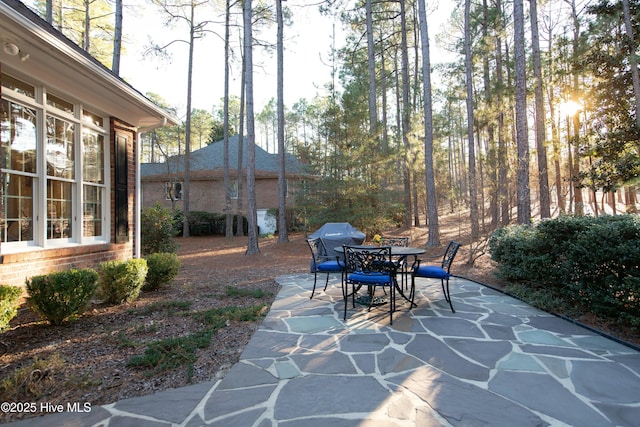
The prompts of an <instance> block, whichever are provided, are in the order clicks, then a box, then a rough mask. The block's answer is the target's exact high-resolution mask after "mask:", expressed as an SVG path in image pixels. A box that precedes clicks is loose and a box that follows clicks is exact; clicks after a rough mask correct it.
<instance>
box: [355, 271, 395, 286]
mask: <svg viewBox="0 0 640 427" xmlns="http://www.w3.org/2000/svg"><path fill="white" fill-rule="evenodd" d="M348 280H349V282H354V283H362V284H365V285H366V284H372V285H384V284H390V283H391V276H390V275H388V274H384V273H361V272H355V273H351V274H350V275H349V278H348Z"/></svg>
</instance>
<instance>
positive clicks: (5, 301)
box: [0, 285, 22, 332]
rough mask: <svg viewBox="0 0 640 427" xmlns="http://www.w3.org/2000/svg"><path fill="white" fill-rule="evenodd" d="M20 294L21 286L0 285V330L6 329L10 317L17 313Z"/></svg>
mask: <svg viewBox="0 0 640 427" xmlns="http://www.w3.org/2000/svg"><path fill="white" fill-rule="evenodd" d="M21 296H22V289H21V288H18V287H17V286H8V285H0V332H3V331H4V330H5V329H7V328H8V327H9V322H10V321H11V319H13V318H14V317H16V314H18V302H19V301H20V297H21Z"/></svg>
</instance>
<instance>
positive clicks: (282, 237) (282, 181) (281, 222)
mask: <svg viewBox="0 0 640 427" xmlns="http://www.w3.org/2000/svg"><path fill="white" fill-rule="evenodd" d="M276 9H277V21H278V40H277V51H278V53H277V55H278V160H279V168H278V243H286V242H288V241H289V234H288V232H287V182H286V179H287V177H286V156H287V153H286V150H285V145H284V48H283V41H284V28H283V27H284V23H283V19H282V0H276Z"/></svg>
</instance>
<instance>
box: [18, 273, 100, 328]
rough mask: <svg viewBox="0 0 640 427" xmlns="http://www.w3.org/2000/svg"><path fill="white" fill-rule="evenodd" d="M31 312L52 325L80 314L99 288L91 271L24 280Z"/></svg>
mask: <svg viewBox="0 0 640 427" xmlns="http://www.w3.org/2000/svg"><path fill="white" fill-rule="evenodd" d="M26 285H27V292H28V294H29V298H28V299H27V302H28V304H29V306H30V307H31V309H32V310H33V311H35V312H36V313H38V314H39V315H40V316H42V317H44V318H45V319H47V320H48V321H49V323H51V324H52V325H59V324H61V323H62V322H64V321H65V320H66V319H68V318H70V317H72V316H75V315H78V314H80V313H82V312H83V311H84V310H85V308H86V307H87V305H88V304H89V300H90V299H91V297H92V296H93V294H94V292H95V291H96V288H97V286H98V273H96V272H95V271H94V270H91V269H80V270H67V271H56V272H53V273H49V274H46V275H42V276H34V277H32V278H31V279H27V280H26Z"/></svg>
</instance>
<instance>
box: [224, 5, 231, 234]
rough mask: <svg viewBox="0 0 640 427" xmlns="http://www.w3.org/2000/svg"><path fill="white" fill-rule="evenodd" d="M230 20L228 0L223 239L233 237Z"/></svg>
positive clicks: (225, 22) (225, 56)
mask: <svg viewBox="0 0 640 427" xmlns="http://www.w3.org/2000/svg"><path fill="white" fill-rule="evenodd" d="M230 20H231V4H230V0H226V3H225V18H224V100H223V106H222V110H223V113H222V115H223V116H224V117H223V118H222V120H223V123H222V133H223V144H224V146H223V163H224V172H223V173H224V213H225V230H224V235H225V237H233V213H232V212H231V175H230V172H229V56H230V55H229V49H230V47H229V39H230V37H231V36H230V28H229V22H230Z"/></svg>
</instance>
